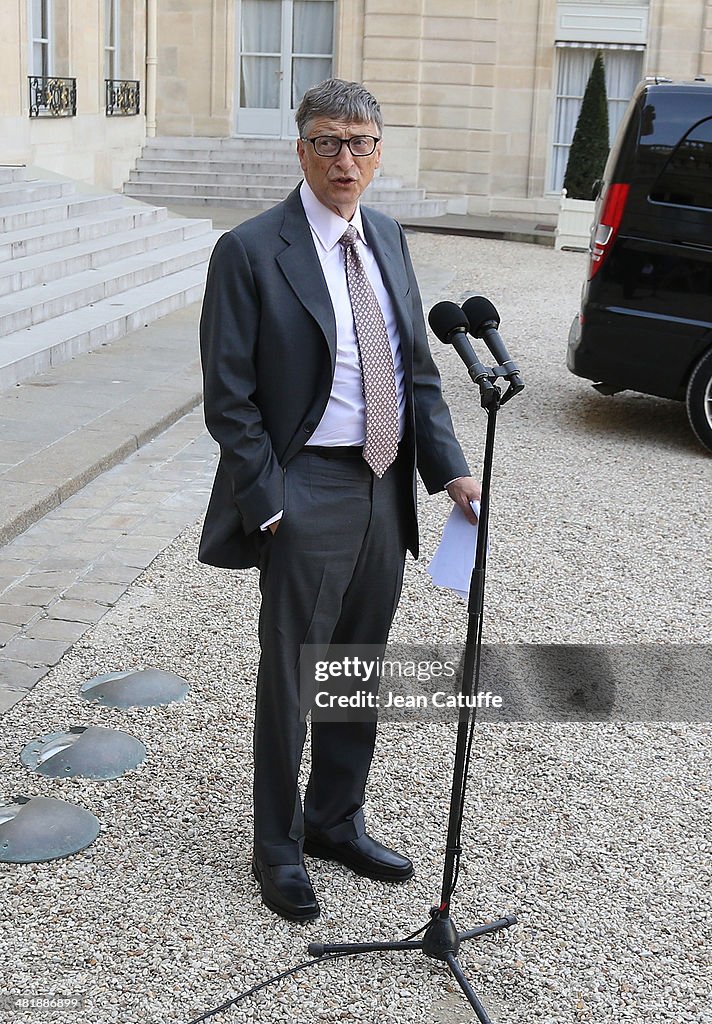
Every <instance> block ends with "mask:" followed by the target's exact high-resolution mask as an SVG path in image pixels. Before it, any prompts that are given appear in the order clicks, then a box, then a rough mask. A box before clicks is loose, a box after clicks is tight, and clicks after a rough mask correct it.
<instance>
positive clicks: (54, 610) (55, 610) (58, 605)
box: [47, 598, 106, 623]
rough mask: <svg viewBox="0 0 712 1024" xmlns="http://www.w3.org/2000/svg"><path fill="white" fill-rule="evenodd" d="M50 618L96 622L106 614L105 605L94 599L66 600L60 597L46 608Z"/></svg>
mask: <svg viewBox="0 0 712 1024" xmlns="http://www.w3.org/2000/svg"><path fill="white" fill-rule="evenodd" d="M47 614H48V615H49V616H50V618H52V619H66V620H67V621H68V622H87V623H94V622H98V621H99V619H100V618H101V617H102V616H103V615H105V614H106V605H104V604H96V602H94V601H67V600H65V599H64V598H60V599H59V600H58V601H55V602H54V603H53V604H51V605H50V607H49V608H48V609H47Z"/></svg>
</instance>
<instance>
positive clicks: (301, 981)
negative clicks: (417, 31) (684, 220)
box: [0, 235, 712, 1024]
mask: <svg viewBox="0 0 712 1024" xmlns="http://www.w3.org/2000/svg"><path fill="white" fill-rule="evenodd" d="M412 250H413V254H414V257H415V260H416V265H417V266H419V267H421V268H423V272H424V275H425V276H427V275H426V273H425V272H426V271H428V272H429V273H430V274H431V280H435V281H437V282H439V284H440V285H444V283H445V282H447V288H445V287H442V288H441V290H440V293H439V294H438V295H437V297H439V298H451V299H455V300H456V301H461V300H462V299H463V298H464V297H465V296H466V295H467V294H469V293H472V292H480V291H481V292H483V293H485V294H486V295H488V296H489V297H490V298H491V299H492V300H493V301H494V303H495V304H496V305H497V307H498V308H499V309H500V312H501V314H502V334H503V336H504V337H505V339H506V341H507V342H508V346H509V348H510V351H511V353H512V355H513V356H514V357H515V358H516V359H518V361H519V363H520V365H521V367H522V369H523V372H524V375H525V379H526V383H527V390H526V391H525V393H524V394H523V395H522V396H521V397H520V398H518V399H517V400H515V402H513V403H512V404H511V405H509V406H507V407H506V408H505V409H504V410H503V411H502V413H501V414H500V421H499V423H500V425H499V430H498V446H497V455H496V459H495V470H494V486H493V502H492V523H491V533H492V554H491V558H490V566H489V572H488V583H487V600H486V619H485V627H484V635H485V639H486V640H487V641H489V642H516V643H534V644H539V643H553V644H563V643H606V644H608V643H636V644H640V643H652V644H660V645H665V644H680V643H691V644H703V643H706V642H707V641H708V639H709V600H708V594H709V569H710V562H709V509H710V507H711V504H712V503H711V501H710V475H709V460H708V458H707V456H706V455H705V453H704V452H703V451H702V449H700V448H699V447H698V446H697V444H696V442H695V441H694V439H693V437H692V435H691V433H690V431H689V429H688V427H687V423H686V418H685V413H684V409H683V408H682V407H681V406H679V405H677V404H673V403H668V402H665V401H662V400H657V399H654V398H648V397H644V396H639V395H632V394H624V395H619V396H616V397H615V398H614V399H604V398H602V397H600V396H598V395H596V394H595V393H594V392H593V391H592V390H591V389H590V388H589V387H588V386H587V384H586V382H583V381H579V380H577V379H575V378H573V377H572V376H571V375H570V374H569V373H568V371H567V370H566V369H565V366H564V363H563V354H564V349H565V339H566V335H567V331H568V325H569V323H570V320H571V318H572V316H573V315H574V313H575V311H576V309H577V305H578V295H579V290H580V284H581V280H582V276H583V273H584V268H585V258H584V257H582V256H580V255H579V254H572V253H560V252H555V251H553V250H548V249H543V248H537V247H534V246H529V245H521V244H516V243H508V242H498V241H493V240H484V239H467V238H452V237H441V236H433V235H413V236H412ZM442 268H457V269H452V270H449V269H448V270H443V269H442ZM436 356H437V359H438V363H439V364H440V366H441V368H442V373H443V379H444V387H445V391H446V395H447V397H448V399H449V402H450V405H451V408H452V410H453V415H454V418H455V420H456V425H457V429H458V434H459V436H460V438H461V440H462V443H463V447H464V449H465V451H466V452H467V454H468V456H469V457H470V458H471V462H472V465H473V467H477V466H478V464H479V459H480V456H481V452H482V447H483V436H484V415H483V413H482V412H481V410H480V409H479V404H478V401H477V400H476V397H477V396H476V394H475V391H474V389H473V388H472V386H471V385H470V384H469V381H468V379H467V376H466V373H465V371H464V368H463V367H462V365H461V363H460V362H459V360H458V358H457V356H456V355H455V354H454V353H453V352H452V351H450V350H446V349H444V348H443V347H441V346H437V349H436ZM447 511H448V505H447V502H446V501H445V500H443V498H442V497H434V498H428V497H427V496H425V495H423V502H422V509H421V519H422V526H423V543H422V547H423V551H422V555H421V560H420V561H419V562H417V563H414V562H413V561H412V560H411V561H410V562H409V564H408V568H407V574H406V582H405V589H404V595H403V600H402V603H401V606H400V610H399V612H398V616H397V619H396V622H395V624H394V631H393V637H394V639H397V640H401V641H404V642H408V643H424V642H427V641H429V640H431V639H432V638H433V637H438V638H440V639H441V640H449V641H454V642H459V641H462V639H463V637H464V633H465V628H466V623H465V611H464V607H465V606H464V603H463V602H462V601H461V600H460V599H459V598H457V597H455V596H453V595H452V594H450V593H449V592H448V591H444V590H433V588H432V587H431V584H430V579H429V577H428V575H427V573H426V565H427V560H428V558H429V557H430V555H431V554H432V552H433V550H434V548H435V546H436V544H437V540H438V537H439V533H440V530H441V528H442V525H443V523H444V520H445V517H446V514H447ZM197 536H198V528H197V526H196V527H193V528H191V529H189V530H188V531H186V532H185V533H184V534H183V535H182V536H181V537H180V538H179V539H178V540H177V541H176V542H175V543H174V544H173V545H172V546H171V547H170V548H168V549H167V550H166V551H165V552H164V553H163V554H162V555H160V556H159V557H158V558H157V559H156V560H155V561H154V562H153V563H152V564H151V566H149V568H148V569H147V570H146V571H145V572H144V573H143V574H142V576H141V577H140V578H139V579H138V580H137V582H136V583H135V584H134V585H133V586H132V587H131V589H130V590H129V591H128V592H127V594H126V595H125V596H124V597H123V598H122V599H121V600H120V601H119V603H118V604H117V605H116V606H115V607H114V608H113V609H112V610H111V611H110V612H109V613H108V614H107V615H106V616H105V618H104V619H103V620H102V621H101V622H100V623H99V624H98V626H97V627H96V628H94V629H93V631H92V632H90V633H89V634H87V635H86V636H85V637H84V638H83V639H82V640H81V641H80V642H79V643H78V644H77V645H76V646H75V647H74V648H73V649H72V651H71V652H70V653H69V654H68V655H67V656H66V657H65V658H64V659H63V661H62V662H61V663H60V664H59V665H58V666H57V667H56V668H55V669H54V670H53V671H52V672H51V674H50V675H49V676H48V677H46V678H45V679H44V680H43V681H42V682H41V683H40V684H38V686H37V687H35V689H34V690H33V691H32V692H31V693H30V694H29V695H28V696H27V697H26V698H25V699H24V700H23V701H22V702H21V703H20V704H18V705H16V707H15V708H13V709H12V711H11V712H9V713H8V714H7V715H5V716H4V718H3V730H2V738H1V740H0V759H1V763H2V765H3V769H4V772H5V782H4V790H5V792H6V793H8V794H12V793H18V792H25V793H28V794H32V795H43V796H60V797H62V798H64V799H66V800H68V801H72V802H76V803H80V804H82V805H83V806H85V807H87V808H89V809H90V810H92V811H93V812H94V813H95V814H96V815H97V816H98V818H99V819H100V822H101V834H100V836H99V838H98V840H97V841H96V842H95V843H94V844H93V845H92V846H91V847H89V848H88V849H87V850H85V851H84V852H82V853H80V854H78V855H76V856H74V857H71V858H68V859H66V860H60V861H54V862H51V863H47V864H40V865H7V866H3V867H2V871H1V872H0V885H1V887H2V908H3V911H4V913H3V917H4V919H5V922H6V923H5V927H4V928H3V929H2V931H1V932H0V957H1V959H2V962H3V963H4V965H5V976H6V984H7V988H8V989H9V990H11V991H13V992H15V993H33V992H34V993H38V994H42V993H48V992H59V993H65V994H75V995H84V996H85V997H86V1000H87V1005H86V1009H85V1010H84V1011H83V1012H82V1013H79V1014H78V1015H77V1017H78V1019H79V1020H81V1021H86V1022H91V1024H108V1022H114V1021H120V1022H122V1024H135V1022H154V1021H155V1022H159V1021H160V1022H162V1024H188V1022H189V1021H191V1020H193V1019H195V1018H197V1017H199V1016H200V1015H201V1014H203V1013H206V1012H207V1011H209V1010H210V1009H212V1008H214V1007H216V1006H218V1005H219V1004H221V1003H223V1002H225V1001H226V1000H229V999H230V998H232V997H233V996H235V995H236V994H237V993H239V992H241V991H242V990H244V989H246V988H248V987H249V986H251V985H253V984H256V983H257V982H259V981H260V980H262V979H263V978H266V977H268V976H269V975H271V974H274V973H277V972H279V971H281V970H283V969H284V968H286V967H288V966H290V965H292V964H294V963H297V962H299V961H300V960H303V959H306V958H307V957H306V944H307V942H308V941H322V940H323V941H342V940H344V941H347V940H350V939H354V940H360V939H364V938H384V939H391V938H395V937H400V936H404V935H406V934H408V933H409V932H411V931H413V930H414V929H416V928H418V927H420V926H421V925H422V924H424V923H425V921H426V920H427V912H428V909H429V907H430V906H431V905H432V903H433V902H435V900H436V899H437V896H438V894H439V887H440V872H441V867H440V865H441V854H442V847H443V838H444V826H443V824H442V822H443V815H444V808H445V807H446V806H447V799H448V793H449V786H450V775H451V757H452V749H453V743H454V729H453V727H452V726H450V725H447V724H440V725H432V724H431V725H424V724H419V725H415V726H414V725H405V724H391V723H388V724H385V725H383V726H382V728H381V730H380V736H379V745H378V750H377V756H376V761H375V763H374V767H373V770H372V773H371V781H370V789H369V801H368V808H367V812H368V823H369V829H370V831H372V833H373V834H375V835H377V836H378V837H379V838H381V839H382V840H383V841H385V842H388V843H391V844H393V845H394V846H395V847H397V848H400V849H403V850H404V851H407V852H408V853H409V854H410V855H411V856H412V857H413V860H414V862H415V867H416V876H415V878H414V879H413V880H412V881H410V882H408V883H406V884H405V885H404V886H395V887H394V886H388V885H386V884H381V883H376V882H370V881H368V880H365V879H359V878H356V877H355V876H354V875H352V874H350V873H349V872H347V871H346V870H345V869H342V868H341V867H339V866H338V865H329V864H327V863H326V862H319V861H313V860H311V861H309V862H308V867H309V869H310V873H311V876H312V880H313V882H314V885H315V888H316V889H317V892H318V894H319V897H320V901H321V904H322V916H321V918H320V919H319V920H318V921H317V922H314V923H312V924H308V925H302V926H299V925H293V924H289V923H287V922H286V921H284V920H282V919H280V918H277V917H275V916H274V915H272V914H271V913H270V912H269V911H267V910H266V909H265V908H264V907H263V906H262V905H261V903H260V902H259V898H258V895H257V887H256V885H255V883H254V881H253V880H252V878H251V876H250V874H249V857H250V840H251V822H250V800H249V791H250V773H251V716H252V703H253V680H254V674H255V667H256V660H257V646H256V643H255V628H256V614H257V587H256V575H255V573H254V572H252V571H248V572H245V573H238V574H233V573H229V572H222V571H219V570H212V569H208V568H206V567H201V566H198V565H197V563H196V561H195V551H196V544H197ZM148 666H153V667H159V668H165V669H169V670H171V671H174V672H177V673H179V674H180V675H182V676H184V677H185V678H187V679H188V680H190V682H191V685H192V689H191V693H190V695H189V697H188V698H187V700H186V701H185V702H184V703H182V704H176V705H172V706H169V707H165V708H153V709H131V710H128V711H112V710H109V709H102V708H95V707H92V706H91V705H86V704H85V703H84V702H83V701H80V700H79V698H78V688H79V686H80V684H81V683H82V682H83V681H84V680H86V679H88V678H89V677H91V676H93V675H96V674H98V673H100V672H108V671H113V670H116V669H119V668H133V667H148ZM72 724H97V725H98V724H101V725H113V726H115V727H117V728H123V729H126V730H127V731H129V732H131V733H133V734H134V735H135V736H137V737H138V738H139V739H141V740H142V741H143V742H144V743H145V744H146V746H147V748H148V751H149V753H148V757H147V759H146V761H145V762H144V764H143V765H141V766H140V767H139V768H138V769H136V770H134V771H132V772H130V773H128V774H127V775H126V776H124V777H123V778H121V779H118V780H116V781H114V782H104V783H96V782H90V781H86V780H64V781H63V782H61V783H60V782H54V781H50V780H43V779H41V778H36V777H34V776H29V775H28V774H27V772H26V771H25V769H24V768H22V767H21V766H20V764H19V761H18V754H19V751H20V750H21V749H22V747H23V746H24V744H25V743H26V742H27V741H28V740H29V739H31V738H32V737H34V736H37V735H40V734H42V733H47V732H51V731H56V730H59V729H62V728H65V727H67V726H69V725H72ZM711 746H712V744H711V742H710V730H709V726H708V725H699V724H698V725H691V724H685V723H672V724H646V723H627V724H605V725H603V724H590V725H562V724H558V725H551V724H549V725H544V724H532V723H528V724H504V725H502V724H500V725H480V726H478V727H477V732H476V742H475V754H474V760H473V766H472V776H471V777H472V783H471V786H470V789H469V796H468V806H467V819H466V824H465V829H464V834H463V835H464V846H465V851H466V854H465V859H464V864H463V868H462V872H461V876H460V883H459V887H458V891H457V894H456V896H455V899H454V902H453V914H454V917H455V920H456V923H457V924H458V925H459V926H460V927H462V928H467V927H472V926H474V925H475V924H477V923H480V922H481V921H483V920H485V919H491V918H493V917H498V916H500V915H503V914H506V913H515V914H516V915H517V916H518V918H519V921H520V923H519V924H518V925H517V926H516V927H514V928H512V929H509V930H507V931H506V932H501V933H499V934H498V935H497V936H496V937H489V938H482V939H479V940H473V941H470V942H468V943H466V944H464V945H463V947H462V950H461V956H460V958H461V961H462V963H463V966H464V968H465V970H466V972H467V974H468V976H469V977H470V978H471V979H472V981H473V984H474V985H475V988H476V989H477V991H478V992H479V994H480V996H481V998H482V1000H483V1002H484V1003H485V1005H486V1006H487V1007H488V1008H489V1010H490V1013H491V1015H492V1017H493V1020H495V1021H496V1022H498V1024H505V1022H511V1024H515V1022H516V1024H524V1022H527V1024H534V1022H542V1024H543V1022H546V1024H574V1022H591V1024H611V1022H613V1021H615V1022H617V1024H649V1022H652V1021H655V1022H656V1024H659V1022H671V1024H693V1022H694V1024H703V1022H705V1021H706V1022H709V1021H711V1020H712V1016H710V1010H709V1005H710V999H709V997H710V974H709V963H707V966H706V965H705V958H706V959H707V961H709V949H710V940H711V938H712V936H711V935H710V918H709V911H710V885H709V883H710V862H711V858H710V853H711V852H712V850H711V845H712V844H711V842H710V828H709V821H710V815H709V792H710V770H709V765H710V747H711ZM17 1019H18V1017H17V1016H16V1015H14V1014H9V1013H7V1012H3V1013H0V1020H1V1021H3V1024H4V1022H5V1021H7V1022H8V1024H9V1022H10V1021H12V1022H13V1024H14V1022H15V1021H16V1020H17ZM19 1019H30V1017H29V1015H28V1016H27V1018H25V1017H22V1018H19ZM32 1019H33V1020H38V1021H39V1020H44V1019H47V1020H56V1019H57V1018H56V1017H47V1018H44V1017H42V1015H41V1014H33V1015H32ZM211 1019H212V1020H215V1021H226V1022H227V1021H230V1022H232V1021H234V1022H236V1024H237V1022H248V1021H260V1022H267V1024H271V1022H282V1021H285V1022H286V1021H293V1020H298V1021H304V1022H307V1024H309V1022H339V1021H363V1022H368V1024H406V1022H408V1024H409V1022H411V1021H423V1022H428V1021H446V1020H447V1021H453V1022H459V1021H465V1020H471V1019H472V1013H471V1010H470V1008H469V1007H468V1005H467V1004H466V1003H465V1001H464V999H463V998H462V997H461V995H460V994H459V990H458V989H457V986H456V984H455V983H454V982H453V981H452V979H451V978H450V977H449V974H448V973H447V971H446V970H445V969H443V968H441V967H440V966H439V965H438V964H436V963H435V962H432V961H430V960H427V959H426V958H425V957H423V956H421V955H420V954H390V955H386V956H383V955H379V956H371V955H369V956H365V957H361V958H359V959H348V960H337V961H332V962H329V963H324V964H321V965H319V966H318V967H314V968H312V969H310V970H308V971H302V972H300V973H299V974H297V975H296V976H294V977H293V978H290V979H287V980H285V981H283V982H281V983H279V984H278V985H277V986H275V987H272V988H269V989H267V990H266V991H264V992H261V993H259V994H258V995H256V996H254V997H252V998H251V999H249V1000H247V1001H246V1002H243V1003H241V1004H240V1005H239V1006H235V1007H232V1008H231V1009H229V1010H227V1011H226V1012H223V1013H220V1014H218V1015H216V1016H215V1017H214V1018H211Z"/></svg>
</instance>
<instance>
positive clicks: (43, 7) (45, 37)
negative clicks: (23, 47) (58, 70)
mask: <svg viewBox="0 0 712 1024" xmlns="http://www.w3.org/2000/svg"><path fill="white" fill-rule="evenodd" d="M50 3H51V0H32V3H31V5H30V17H31V20H32V24H31V27H30V31H31V38H32V67H31V69H30V74H33V75H42V76H47V75H51V74H52V67H51V63H52V62H51V59H50V44H49V34H50Z"/></svg>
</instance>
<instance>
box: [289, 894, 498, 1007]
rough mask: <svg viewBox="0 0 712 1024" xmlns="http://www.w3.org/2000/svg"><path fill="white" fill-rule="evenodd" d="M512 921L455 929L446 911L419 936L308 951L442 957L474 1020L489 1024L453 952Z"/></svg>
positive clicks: (312, 944)
mask: <svg viewBox="0 0 712 1024" xmlns="http://www.w3.org/2000/svg"><path fill="white" fill-rule="evenodd" d="M516 923H517V919H516V917H515V916H514V914H508V915H507V916H506V917H500V918H499V919H498V920H497V921H491V922H490V923H488V924H482V925H478V926H477V927H476V928H470V929H469V930H468V931H464V932H458V931H457V929H456V928H455V925H454V922H453V920H452V918H451V917H450V915H449V914H447V915H443V916H440V915H438V916H435V917H434V918H433V920H432V921H431V922H430V924H429V925H428V927H427V928H426V930H425V935H424V936H423V938H422V939H403V940H402V941H400V942H332V943H323V942H310V943H309V946H308V950H309V953H310V955H311V956H325V955H327V954H329V953H380V952H386V951H390V950H399V949H402V950H409V949H419V950H421V952H423V953H425V955H426V956H429V957H431V958H432V959H434V960H442V961H443V962H444V963H446V964H447V965H448V967H449V968H450V971H451V973H452V975H453V977H454V978H455V980H456V981H457V983H458V985H459V986H460V988H461V989H462V991H463V993H464V995H465V997H466V999H467V1001H468V1002H469V1003H470V1005H471V1006H472V1008H473V1009H474V1011H475V1013H476V1015H477V1019H478V1020H479V1021H481V1024H492V1021H491V1019H490V1017H489V1016H488V1014H487V1011H486V1010H485V1008H484V1006H483V1005H482V1003H481V1002H480V1000H479V998H478V996H477V993H476V992H475V990H474V989H473V988H472V986H471V985H470V983H469V981H468V980H467V978H466V977H465V975H464V972H463V970H462V967H461V966H460V964H459V963H458V960H457V952H458V950H459V948H460V943H461V942H462V941H463V940H464V939H474V938H476V937H477V936H479V935H486V934H488V932H496V931H500V930H501V929H502V928H510V927H511V926H512V925H513V924H516Z"/></svg>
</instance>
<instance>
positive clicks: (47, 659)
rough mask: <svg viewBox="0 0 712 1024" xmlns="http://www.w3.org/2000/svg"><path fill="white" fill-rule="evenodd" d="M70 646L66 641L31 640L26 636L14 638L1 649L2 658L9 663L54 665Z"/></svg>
mask: <svg viewBox="0 0 712 1024" xmlns="http://www.w3.org/2000/svg"><path fill="white" fill-rule="evenodd" d="M69 646H70V644H69V642H68V641H66V640H31V639H30V638H28V637H26V636H16V637H15V638H14V639H13V640H11V641H10V642H9V643H8V644H6V645H5V647H3V649H2V653H3V656H4V657H5V658H9V659H10V660H11V661H19V662H23V663H24V664H25V665H36V666H38V667H39V666H42V665H56V664H57V662H58V661H59V660H60V658H62V657H63V656H64V655H65V654H66V652H67V650H68V648H69Z"/></svg>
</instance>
